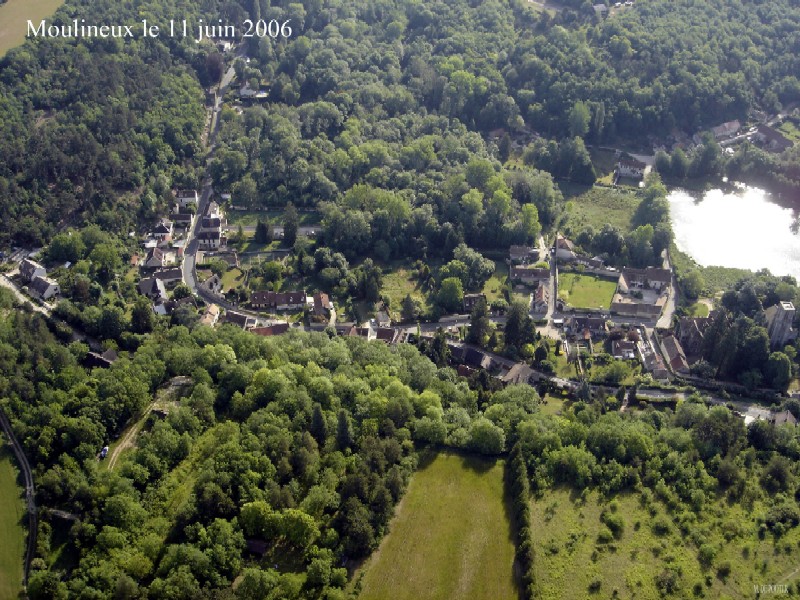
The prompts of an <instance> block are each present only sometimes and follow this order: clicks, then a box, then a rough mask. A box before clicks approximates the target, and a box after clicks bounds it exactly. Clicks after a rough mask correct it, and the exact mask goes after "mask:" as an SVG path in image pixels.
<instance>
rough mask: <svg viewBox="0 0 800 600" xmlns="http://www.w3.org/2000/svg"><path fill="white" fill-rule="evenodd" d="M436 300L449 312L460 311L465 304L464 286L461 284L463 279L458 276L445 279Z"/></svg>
mask: <svg viewBox="0 0 800 600" xmlns="http://www.w3.org/2000/svg"><path fill="white" fill-rule="evenodd" d="M436 301H437V302H438V304H439V306H441V307H442V308H443V309H444V310H446V311H447V312H450V313H455V312H459V311H460V309H461V307H462V306H463V304H464V287H463V286H462V285H461V280H460V279H458V278H457V277H448V278H446V279H443V280H442V284H441V286H440V288H439V293H438V295H437V297H436Z"/></svg>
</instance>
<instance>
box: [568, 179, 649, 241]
mask: <svg viewBox="0 0 800 600" xmlns="http://www.w3.org/2000/svg"><path fill="white" fill-rule="evenodd" d="M638 206H639V199H638V198H637V197H636V194H635V192H633V191H620V190H613V189H606V188H599V187H597V188H591V189H589V190H588V191H586V192H584V193H582V194H580V195H578V196H575V197H573V198H570V199H569V201H568V202H567V225H566V227H565V228H564V230H565V232H568V235H570V236H573V237H575V236H577V234H578V233H579V232H580V231H581V230H582V229H583V228H584V227H588V226H591V227H592V228H593V229H594V231H595V233H597V232H599V231H600V230H601V229H602V228H603V225H605V224H606V223H609V224H610V225H613V226H614V227H617V228H619V229H620V230H621V231H622V233H628V232H629V231H631V229H633V226H632V223H631V221H632V219H633V216H634V214H635V213H636V208H637V207H638Z"/></svg>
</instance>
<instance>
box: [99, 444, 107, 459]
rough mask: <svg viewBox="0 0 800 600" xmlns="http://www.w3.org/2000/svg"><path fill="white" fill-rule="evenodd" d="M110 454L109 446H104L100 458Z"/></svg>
mask: <svg viewBox="0 0 800 600" xmlns="http://www.w3.org/2000/svg"><path fill="white" fill-rule="evenodd" d="M107 455H108V446H103V449H102V450H100V460H103V459H104V458H105V457H106V456H107Z"/></svg>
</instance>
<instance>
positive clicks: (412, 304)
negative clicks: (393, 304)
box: [400, 294, 420, 322]
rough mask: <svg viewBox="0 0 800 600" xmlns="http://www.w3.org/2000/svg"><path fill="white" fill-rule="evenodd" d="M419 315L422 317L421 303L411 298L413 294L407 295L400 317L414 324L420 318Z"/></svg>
mask: <svg viewBox="0 0 800 600" xmlns="http://www.w3.org/2000/svg"><path fill="white" fill-rule="evenodd" d="M419 315H420V305H419V302H418V301H417V300H414V299H413V298H412V297H411V294H406V297H405V298H403V303H402V306H401V311H400V317H401V318H402V319H403V321H405V322H413V321H416V320H417V319H418V318H419Z"/></svg>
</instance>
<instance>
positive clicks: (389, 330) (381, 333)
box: [375, 327, 402, 344]
mask: <svg viewBox="0 0 800 600" xmlns="http://www.w3.org/2000/svg"><path fill="white" fill-rule="evenodd" d="M401 334H402V330H400V329H395V328H394V327H377V328H376V329H375V339H376V340H380V341H381V342H385V343H387V344H396V343H397V342H398V341H399V340H400V336H401Z"/></svg>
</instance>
